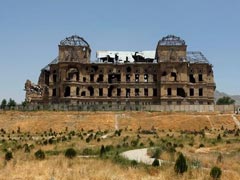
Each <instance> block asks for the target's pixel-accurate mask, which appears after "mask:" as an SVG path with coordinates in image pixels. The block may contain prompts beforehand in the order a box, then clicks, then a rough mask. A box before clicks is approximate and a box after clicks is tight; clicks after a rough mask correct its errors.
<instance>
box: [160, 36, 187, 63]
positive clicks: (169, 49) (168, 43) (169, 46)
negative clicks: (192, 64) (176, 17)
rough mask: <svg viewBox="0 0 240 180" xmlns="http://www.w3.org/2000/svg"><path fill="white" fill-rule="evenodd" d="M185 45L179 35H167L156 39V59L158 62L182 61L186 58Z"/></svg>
mask: <svg viewBox="0 0 240 180" xmlns="http://www.w3.org/2000/svg"><path fill="white" fill-rule="evenodd" d="M186 51H187V45H186V44H185V41H184V40H182V39H181V38H180V37H177V36H174V35H168V36H166V37H163V38H162V39H161V40H160V41H158V44H157V49H156V59H157V60H158V62H165V61H176V62H179V61H183V60H185V59H186Z"/></svg>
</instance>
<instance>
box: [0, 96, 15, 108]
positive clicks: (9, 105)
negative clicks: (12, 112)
mask: <svg viewBox="0 0 240 180" xmlns="http://www.w3.org/2000/svg"><path fill="white" fill-rule="evenodd" d="M16 105H17V103H16V101H15V100H14V99H12V98H10V99H9V100H8V101H7V100H6V99H3V100H2V102H1V105H0V109H6V108H12V107H15V106H16Z"/></svg>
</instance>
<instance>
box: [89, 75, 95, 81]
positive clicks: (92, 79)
mask: <svg viewBox="0 0 240 180" xmlns="http://www.w3.org/2000/svg"><path fill="white" fill-rule="evenodd" d="M90 82H94V74H90Z"/></svg>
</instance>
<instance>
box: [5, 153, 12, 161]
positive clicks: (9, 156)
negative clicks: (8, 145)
mask: <svg viewBox="0 0 240 180" xmlns="http://www.w3.org/2000/svg"><path fill="white" fill-rule="evenodd" d="M12 158H13V155H12V152H10V151H8V152H6V154H5V160H6V161H10V160H11V159H12Z"/></svg>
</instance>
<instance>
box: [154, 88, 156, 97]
mask: <svg viewBox="0 0 240 180" xmlns="http://www.w3.org/2000/svg"><path fill="white" fill-rule="evenodd" d="M153 96H154V97H156V96H157V88H153Z"/></svg>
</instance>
